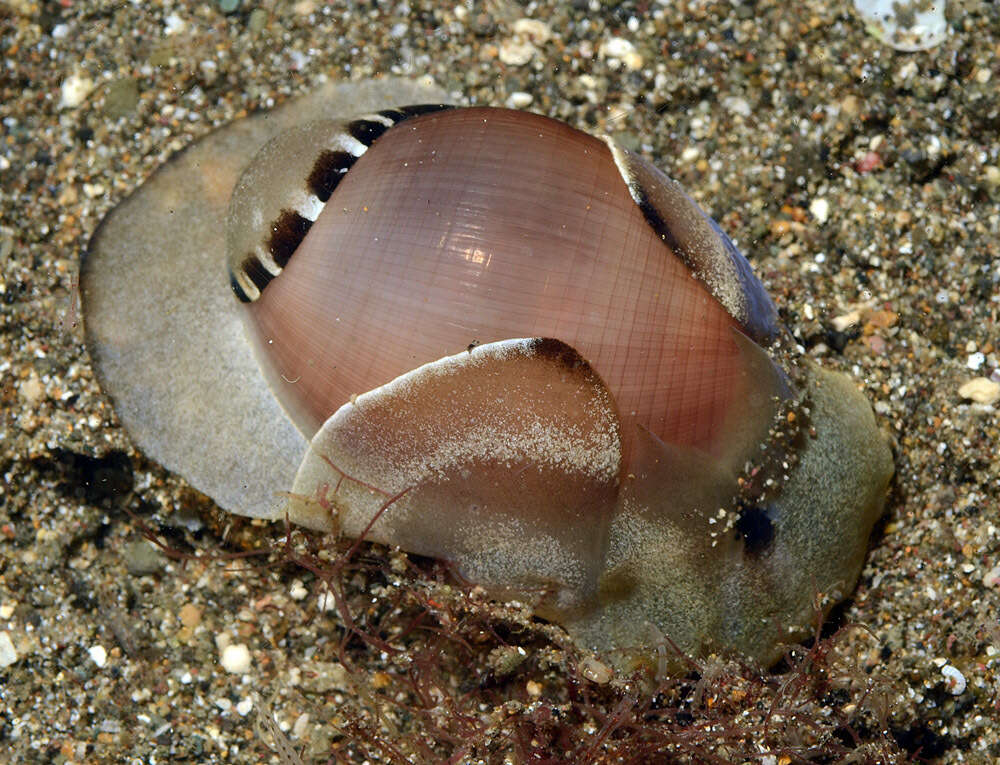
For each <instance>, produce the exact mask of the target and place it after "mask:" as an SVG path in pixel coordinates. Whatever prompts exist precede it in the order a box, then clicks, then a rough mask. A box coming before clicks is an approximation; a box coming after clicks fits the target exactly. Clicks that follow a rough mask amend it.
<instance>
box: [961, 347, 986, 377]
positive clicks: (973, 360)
mask: <svg viewBox="0 0 1000 765" xmlns="http://www.w3.org/2000/svg"><path fill="white" fill-rule="evenodd" d="M984 361H986V355H985V354H984V353H982V352H981V351H979V352H976V353H970V354H969V358H968V360H967V361H966V362H965V366H967V367H968V368H969V369H971V370H972V371H973V372H975V371H978V370H979V368H980V367H981V366H982V365H983V362H984Z"/></svg>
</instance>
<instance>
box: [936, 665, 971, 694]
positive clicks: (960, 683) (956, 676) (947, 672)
mask: <svg viewBox="0 0 1000 765" xmlns="http://www.w3.org/2000/svg"><path fill="white" fill-rule="evenodd" d="M941 674H942V675H943V676H944V683H945V688H947V689H948V693H950V694H951V695H952V696H961V695H962V694H963V693H964V692H965V688H966V681H965V675H963V674H962V672H961V671H960V670H959V669H958V667H953V666H952V665H951V664H945V665H944V666H943V667H941Z"/></svg>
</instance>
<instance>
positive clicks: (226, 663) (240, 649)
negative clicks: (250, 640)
mask: <svg viewBox="0 0 1000 765" xmlns="http://www.w3.org/2000/svg"><path fill="white" fill-rule="evenodd" d="M219 663H220V664H222V668H223V669H224V670H226V672H230V673H232V674H234V675H244V674H246V673H247V672H249V671H250V649H249V648H247V647H246V644H245V643H236V644H234V645H227V646H226V647H225V648H223V649H222V657H221V658H220V660H219ZM240 714H246V713H245V712H241V713H240Z"/></svg>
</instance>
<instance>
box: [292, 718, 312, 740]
mask: <svg viewBox="0 0 1000 765" xmlns="http://www.w3.org/2000/svg"><path fill="white" fill-rule="evenodd" d="M308 732H309V713H308V712H303V713H302V714H300V715H299V716H298V717H297V718H296V719H295V724H294V725H292V735H293V736H295V738H298V739H301V738H305V736H306V734H307V733H308Z"/></svg>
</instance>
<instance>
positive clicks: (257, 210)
mask: <svg viewBox="0 0 1000 765" xmlns="http://www.w3.org/2000/svg"><path fill="white" fill-rule="evenodd" d="M450 108H452V107H451V106H449V105H447V104H415V105H412V106H403V107H400V108H397V109H382V110H381V111H379V112H375V113H372V114H364V115H361V116H360V117H356V118H353V119H350V120H344V121H341V120H323V121H316V122H310V123H307V124H305V125H302V126H300V127H297V128H293V129H292V130H290V131H287V132H285V133H282V134H281V135H279V136H277V137H276V138H274V139H273V140H272V141H271V142H269V143H268V144H267V145H266V146H265V147H264V148H263V149H262V150H261V152H260V153H259V154H258V155H257V157H256V159H255V161H254V162H253V163H251V165H250V166H249V167H248V168H247V169H246V170H245V171H244V172H243V174H242V175H241V176H240V179H239V182H238V183H237V186H236V189H235V191H234V193H233V199H234V200H235V201H236V203H235V204H233V205H231V206H230V218H229V221H230V225H229V228H228V232H227V248H226V249H227V266H228V270H229V284H230V287H232V290H233V293H234V294H235V295H236V297H237V298H239V300H240V301H241V302H244V303H251V302H253V301H254V300H257V299H258V298H259V297H260V294H261V292H262V291H263V290H264V288H265V287H267V285H268V284H269V283H270V282H271V280H272V279H274V278H275V277H276V276H277V275H278V274H280V273H281V271H282V270H283V269H284V268H285V266H286V265H287V264H288V260H289V259H290V258H291V256H292V254H293V253H294V252H295V250H296V248H297V247H298V246H299V244H301V243H302V240H303V239H304V238H305V236H306V234H308V233H309V229H310V228H311V227H312V224H313V223H314V222H315V221H316V218H318V217H319V214H320V213H321V212H322V211H323V208H324V206H325V205H326V203H327V202H328V201H329V199H330V196H331V195H332V194H333V192H334V190H336V188H337V185H338V184H339V183H340V181H341V179H342V178H343V177H344V176H345V175H346V174H347V171H348V170H350V169H351V167H353V165H354V163H355V162H357V160H358V158H359V157H361V156H362V155H363V154H364V153H365V152H366V151H367V150H368V148H369V147H370V146H371V145H372V144H373V143H374V142H375V140H376V139H378V137H379V136H381V135H382V134H383V133H385V132H386V131H387V130H389V129H390V128H392V127H394V126H396V125H398V124H400V123H401V122H405V121H406V120H408V119H411V118H413V117H419V116H420V115H422V114H429V113H432V112H438V111H442V110H445V109H450ZM302 144H306V145H308V146H310V147H311V148H312V151H310V152H308V153H307V152H303V151H300V150H298V149H299V147H300V146H301V145H302ZM291 148H294V150H290V149H291ZM276 175H277V176H279V177H276Z"/></svg>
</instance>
